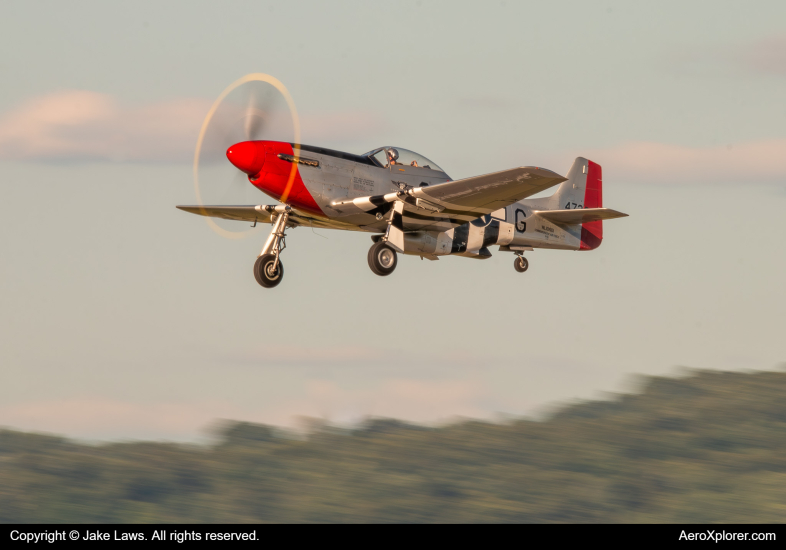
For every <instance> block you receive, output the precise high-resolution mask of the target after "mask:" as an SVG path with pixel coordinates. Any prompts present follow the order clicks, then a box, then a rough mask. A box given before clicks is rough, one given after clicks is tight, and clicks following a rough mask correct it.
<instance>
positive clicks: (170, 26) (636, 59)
mask: <svg viewBox="0 0 786 550" xmlns="http://www.w3.org/2000/svg"><path fill="white" fill-rule="evenodd" d="M2 12H3V17H0V71H1V72H2V75H3V87H2V91H0V182H1V185H2V187H1V189H2V192H3V198H2V201H0V213H1V215H0V251H2V256H3V258H2V261H0V334H2V336H1V337H0V338H2V340H0V365H2V377H3V384H0V425H6V426H12V427H17V428H25V429H37V430H45V431H54V432H58V433H65V434H68V435H75V436H79V437H90V438H126V437H156V438H176V439H193V438H195V437H197V436H198V435H199V434H200V433H201V432H200V430H201V429H203V428H204V427H205V426H207V425H209V423H210V422H211V421H212V420H213V419H216V418H233V419H241V420H252V421H260V422H271V423H276V424H284V425H293V424H295V423H296V421H295V420H294V419H295V418H296V417H297V416H299V415H306V416H317V417H323V418H326V419H328V420H330V421H335V422H347V421H353V420H356V419H358V418H361V417H363V416H365V415H385V416H396V417H400V418H405V419H410V420H414V421H423V422H433V421H440V420H444V419H448V418H450V417H453V416H456V415H465V416H475V417H484V418H493V417H495V415H498V414H503V415H511V414H512V415H522V414H533V413H537V412H538V411H542V410H543V408H544V407H547V406H548V405H549V404H552V403H554V402H558V401H563V400H569V399H573V398H576V397H590V396H594V395H598V392H601V391H610V390H612V391H613V390H619V389H621V388H623V387H625V384H626V382H627V381H629V380H630V379H631V378H630V377H631V374H635V373H648V374H663V373H671V372H674V370H675V367H679V366H688V367H697V368H718V369H740V368H751V369H772V368H777V367H778V365H779V364H781V363H782V362H783V361H784V360H786V349H784V344H783V334H784V329H786V321H785V320H784V311H786V291H784V285H783V276H784V273H786V259H785V258H786V255H784V253H783V250H784V249H783V242H782V239H783V237H782V235H783V228H782V223H783V222H782V220H783V219H784V215H783V212H784V207H786V168H784V164H786V163H784V158H786V130H784V120H786V102H784V100H783V98H784V96H785V94H784V92H786V4H784V3H783V2H717V1H716V2H658V3H652V2H612V1H605V2H550V3H543V2H537V3H535V2H532V3H526V2H493V3H492V2H485V3H463V2H456V1H452V2H434V1H429V0H422V1H411V2H410V1H401V2H331V3H325V2H287V3H280V2H262V1H254V2H223V3H220V4H219V3H214V2H134V3H133V4H116V3H105V2H93V3H91V2H72V3H67V4H66V3H55V2H51V3H48V2H5V3H4V5H3V8H2ZM250 72H264V73H268V74H271V75H273V76H275V77H277V78H278V79H280V80H281V81H282V82H284V83H285V84H286V86H287V87H288V89H289V91H290V93H291V94H292V97H293V98H294V100H295V102H296V104H297V106H298V110H299V112H300V113H301V115H302V117H303V141H304V142H305V143H312V144H315V145H323V146H326V147H331V148H337V149H346V150H350V151H353V152H358V153H359V152H362V151H365V150H368V149H371V148H373V147H375V146H379V145H383V144H396V145H400V146H404V147H407V148H410V149H413V150H415V151H418V152H420V153H422V154H424V155H426V156H428V157H430V158H433V159H434V161H436V162H437V163H438V164H440V165H441V166H442V167H443V168H445V169H446V170H447V171H448V173H449V174H450V175H451V176H452V177H454V178H459V177H466V176H470V175H474V174H479V173H485V172H490V171H495V170H500V169H504V168H508V167H511V166H519V165H538V166H546V167H548V168H551V169H553V170H556V171H558V172H561V173H564V172H566V171H567V169H568V167H569V166H570V164H571V163H572V160H573V158H574V157H575V156H576V155H586V156H588V157H590V158H592V159H593V160H596V161H598V162H600V163H601V164H602V165H603V169H604V203H605V205H606V206H608V207H611V208H615V209H618V210H621V211H624V212H628V213H629V214H630V215H631V216H630V218H626V219H622V220H614V221H611V222H607V223H606V224H605V226H604V227H605V234H604V236H605V239H604V242H603V245H602V246H601V248H600V249H598V250H597V251H594V252H591V253H572V252H553V251H535V252H533V253H530V255H529V258H530V270H529V271H528V272H527V273H526V274H524V275H520V274H517V273H516V272H515V271H514V270H513V266H512V258H511V257H509V256H507V255H505V254H502V253H496V254H495V255H494V257H493V258H492V259H491V260H489V261H485V262H479V261H472V260H469V259H465V258H444V259H442V260H440V261H439V262H421V260H420V259H418V258H411V257H404V258H400V262H399V267H398V269H397V271H396V272H395V274H394V275H392V276H390V277H387V278H379V277H377V276H375V275H373V274H372V273H371V271H370V270H369V269H368V266H367V265H366V252H367V248H368V246H369V245H370V244H371V241H370V239H369V238H368V236H365V235H360V234H344V233H337V232H327V231H318V232H317V233H314V232H312V231H311V230H307V229H297V230H294V231H292V232H291V233H290V235H289V239H288V245H289V246H288V248H287V251H286V253H285V256H284V260H285V262H286V268H287V279H286V281H285V282H283V283H282V284H281V286H280V287H278V288H277V289H275V290H273V291H266V290H263V289H262V288H260V287H259V286H258V285H257V284H256V282H255V281H254V279H253V276H252V273H251V266H252V264H253V261H254V259H255V257H256V255H257V253H258V251H259V249H260V248H261V246H262V243H263V241H264V238H265V236H266V231H267V228H262V229H261V230H260V231H259V232H257V233H255V234H253V235H252V236H251V237H250V238H247V239H243V240H226V239H222V238H220V237H219V236H217V235H216V234H214V233H212V232H211V231H210V229H209V228H208V227H207V226H206V225H205V223H204V221H203V220H201V219H199V218H197V217H195V216H189V215H187V214H184V213H182V212H179V211H177V210H175V209H174V205H175V204H183V203H193V202H194V201H195V198H194V193H193V188H192V179H191V178H192V174H191V168H190V165H189V154H190V151H192V149H193V146H194V144H195V141H196V131H197V130H198V128H199V125H200V124H201V121H202V116H204V114H205V105H208V106H209V104H210V102H211V101H212V100H213V99H214V98H215V97H216V96H218V94H219V93H221V91H222V90H223V89H224V88H225V87H226V86H227V85H228V84H229V83H231V82H232V81H234V80H235V79H236V78H239V77H240V76H242V75H244V74H246V73H250ZM269 201H270V199H268V198H266V197H264V196H263V195H261V194H260V195H259V197H258V202H259V203H267V202H269Z"/></svg>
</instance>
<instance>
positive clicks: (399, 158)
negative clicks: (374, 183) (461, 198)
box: [361, 146, 445, 173]
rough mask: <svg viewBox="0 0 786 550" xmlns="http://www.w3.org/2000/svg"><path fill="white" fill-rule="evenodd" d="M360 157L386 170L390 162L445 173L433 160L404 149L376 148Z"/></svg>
mask: <svg viewBox="0 0 786 550" xmlns="http://www.w3.org/2000/svg"><path fill="white" fill-rule="evenodd" d="M361 156H362V157H368V158H370V159H371V160H373V161H374V163H375V164H377V165H379V166H381V167H382V168H387V167H388V166H390V164H391V162H392V163H393V164H394V165H396V164H398V165H402V166H417V167H419V168H427V169H429V170H436V171H438V172H443V173H444V172H445V171H444V170H443V169H442V168H440V167H439V166H437V164H436V163H435V162H434V161H433V160H429V159H427V158H426V157H424V156H423V155H420V154H418V153H416V152H415V151H410V150H409V149H404V148H403V147H391V146H387V147H378V148H376V149H373V150H371V151H369V152H368V153H363V154H362V155H361Z"/></svg>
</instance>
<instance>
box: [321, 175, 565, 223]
mask: <svg viewBox="0 0 786 550" xmlns="http://www.w3.org/2000/svg"><path fill="white" fill-rule="evenodd" d="M565 180H566V178H564V177H562V176H560V175H559V174H557V173H556V172H552V171H551V170H546V169H545V168H535V167H532V166H525V167H521V168H512V169H510V170H504V171H502V172H495V173H493V174H486V175H484V176H475V177H472V178H466V179H462V180H455V181H448V182H445V183H439V184H436V185H431V186H429V187H409V186H406V185H403V184H402V185H403V187H402V189H403V190H402V191H399V192H395V193H388V194H387V195H377V196H372V197H358V198H355V199H350V200H344V201H335V202H334V203H333V206H334V207H335V206H338V207H340V208H344V209H346V208H351V207H354V208H357V209H358V210H359V211H363V212H375V211H380V207H382V205H384V204H385V203H391V202H395V201H402V202H403V203H404V207H403V213H402V215H403V220H402V222H403V224H402V225H403V231H418V230H422V229H428V230H439V231H445V230H447V229H450V228H453V227H456V226H459V225H463V224H465V223H467V222H469V221H472V220H475V219H477V218H479V217H481V216H485V215H486V214H491V213H492V212H494V211H496V210H499V209H500V208H504V207H506V206H508V205H509V204H513V203H514V202H517V201H520V200H521V199H524V198H526V197H529V196H532V195H534V194H536V193H539V192H541V191H543V190H544V189H548V188H549V187H553V186H554V185H557V184H559V183H562V182H563V181H565Z"/></svg>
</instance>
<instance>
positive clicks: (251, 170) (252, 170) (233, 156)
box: [227, 141, 265, 176]
mask: <svg viewBox="0 0 786 550" xmlns="http://www.w3.org/2000/svg"><path fill="white" fill-rule="evenodd" d="M227 158H228V159H229V162H231V163H232V164H234V165H235V166H236V167H237V168H238V170H242V171H243V172H245V173H246V174H248V175H249V176H255V175H257V174H259V172H260V171H261V170H262V165H263V164H265V145H264V144H262V143H259V142H257V141H241V142H240V143H235V144H234V145H233V146H232V147H230V148H229V149H227Z"/></svg>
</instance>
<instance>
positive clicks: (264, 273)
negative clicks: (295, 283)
mask: <svg viewBox="0 0 786 550" xmlns="http://www.w3.org/2000/svg"><path fill="white" fill-rule="evenodd" d="M275 262H276V255H275V254H265V255H264V256H260V257H259V258H257V261H256V262H254V278H255V279H256V280H257V282H258V283H259V284H260V285H262V286H263V287H265V288H273V287H274V286H276V285H278V283H280V282H281V279H283V278H284V264H283V263H281V260H279V261H278V267H277V268H276V270H275V272H273V271H272V267H273V264H275Z"/></svg>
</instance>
